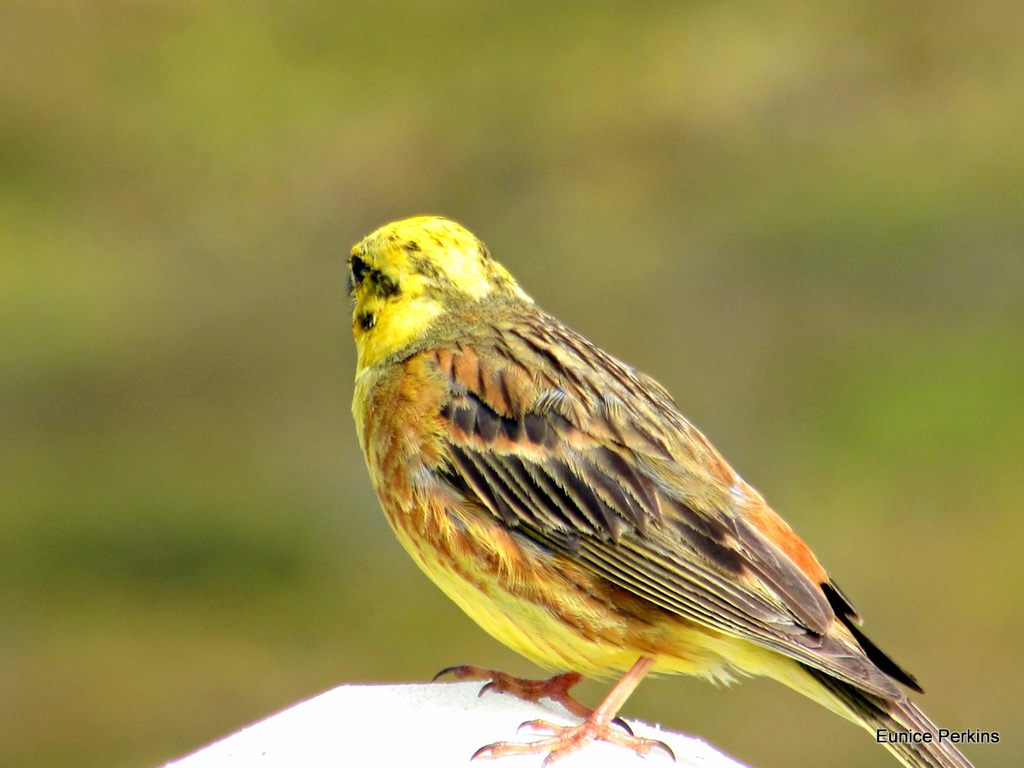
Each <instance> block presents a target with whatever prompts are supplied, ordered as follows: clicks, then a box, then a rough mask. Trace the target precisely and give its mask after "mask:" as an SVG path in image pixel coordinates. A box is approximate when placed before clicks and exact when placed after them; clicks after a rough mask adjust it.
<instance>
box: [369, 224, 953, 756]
mask: <svg viewBox="0 0 1024 768" xmlns="http://www.w3.org/2000/svg"><path fill="white" fill-rule="evenodd" d="M349 267H350V270H351V278H350V280H351V282H350V291H351V294H352V298H353V300H354V302H355V309H354V312H353V314H352V330H353V333H354V334H355V341H356V349H357V352H358V368H357V371H356V384H355V397H354V400H353V404H352V410H353V413H354V415H355V420H356V428H357V431H358V434H359V441H360V443H361V445H362V448H363V452H364V454H365V457H366V464H367V467H368V468H369V470H370V477H371V479H372V481H373V485H374V487H375V488H376V491H377V495H378V496H379V498H380V503H381V506H382V507H383V509H384V513H385V515H387V518H388V521H389V522H390V524H391V527H392V528H393V529H394V531H395V533H396V534H397V536H398V539H399V540H400V541H401V543H402V545H403V546H404V547H405V549H406V550H407V551H408V552H409V554H410V555H411V556H412V558H413V559H414V560H415V561H416V563H417V564H418V565H419V566H420V568H422V569H423V570H424V571H425V572H426V574H427V575H428V576H429V577H430V578H431V579H433V581H434V582H435V583H436V584H437V585H438V586H439V587H440V588H441V589H442V590H444V592H445V593H446V594H447V595H448V596H449V597H450V598H451V599H452V600H454V601H455V602H456V603H457V604H458V605H459V606H460V607H461V608H462V609H463V610H464V611H465V612H466V613H467V614H469V616H470V617H472V618H473V619H474V620H475V621H476V622H477V623H478V624H480V626H482V627H483V628H484V629H486V630H487V631H488V632H490V633H491V634H492V635H494V637H496V638H497V639H499V640H501V641H502V642H503V643H505V644H506V645H508V646H509V647H511V648H513V649H515V650H516V651H518V652H519V653H521V654H523V655H524V656H526V657H527V658H529V659H532V660H533V661H535V662H536V663H538V664H540V665H541V666H543V667H546V668H548V669H554V670H568V672H567V673H566V674H562V675H558V676H556V677H554V678H552V679H551V680H550V681H547V682H538V681H519V680H516V679H514V678H510V677H507V676H505V675H501V674H498V673H495V674H494V675H493V680H492V683H490V684H489V685H491V686H493V687H497V688H499V689H502V690H508V691H513V692H515V693H518V694H520V695H524V696H528V697H531V698H537V697H539V696H546V695H550V696H553V697H555V698H557V699H559V700H561V701H562V702H563V703H565V704H566V706H568V707H569V709H570V710H571V711H573V712H575V713H576V714H578V715H580V716H581V717H582V718H584V720H583V722H582V723H581V724H579V725H574V726H554V725H552V724H550V723H544V722H541V721H537V722H535V723H533V724H532V725H533V727H534V728H535V729H536V730H542V731H547V732H548V733H549V734H550V735H549V736H548V737H546V738H542V739H540V740H539V741H533V742H525V743H515V742H499V743H497V744H492V745H490V746H487V747H484V748H482V749H481V750H480V751H479V752H478V753H477V756H487V757H497V756H500V755H503V754H509V753H547V757H546V759H545V763H548V762H550V761H553V760H557V759H559V758H561V757H564V756H565V755H567V754H570V753H572V752H574V751H576V750H577V749H580V748H581V747H583V746H585V745H586V744H588V743H590V742H592V741H594V740H597V739H600V740H605V741H611V742H614V743H617V744H621V745H624V746H627V747H629V748H631V749H634V750H636V751H637V752H638V753H640V754H646V753H647V752H649V751H650V750H651V749H652V748H654V747H656V746H658V745H659V743H658V742H653V741H650V740H646V739H641V738H638V737H636V736H634V735H633V734H632V733H630V732H629V729H628V727H626V726H625V724H624V723H623V722H622V721H621V720H618V719H617V713H618V710H619V708H620V707H621V706H622V704H623V702H624V701H625V700H626V698H627V696H628V695H629V694H630V693H631V692H632V690H633V689H634V688H635V687H636V686H637V684H638V683H639V682H640V680H641V678H642V677H643V676H644V675H645V674H646V673H648V672H651V671H655V672H680V673H688V674H696V675H702V676H704V677H706V678H710V679H712V680H719V681H729V680H732V679H733V678H735V677H736V676H740V675H765V676H767V677H772V678H775V679H776V680H779V681H781V682H783V683H785V684H786V685H788V686H789V687H791V688H793V689H795V690H797V691H799V692H800V693H803V694H805V695H807V696H809V697H810V698H812V699H814V700H815V701H817V702H819V703H821V704H823V705H824V706H826V707H828V708H829V709H831V710H832V711H834V712H837V713H838V714H840V715H842V716H844V717H846V718H848V719H850V720H852V721H854V722H855V723H857V724H859V725H861V726H863V727H864V728H867V729H868V730H869V731H871V732H872V735H876V734H878V735H877V736H876V738H878V739H879V740H881V741H883V743H884V744H885V746H886V747H887V748H888V749H889V750H891V751H892V752H893V754H895V755H896V757H897V758H898V759H899V760H900V761H901V762H902V763H903V764H904V765H907V766H915V767H917V766H933V767H935V766H943V767H946V768H949V767H951V766H959V767H960V768H965V767H969V766H970V763H969V762H968V761H967V759H966V758H964V756H963V755H961V754H960V752H959V751H957V749H956V748H955V747H954V746H953V745H952V744H950V743H949V742H948V741H945V740H940V738H939V731H938V729H937V728H936V726H935V725H934V724H933V723H932V722H931V721H930V720H929V719H928V717H927V716H926V715H925V714H924V713H923V712H922V711H921V710H920V709H918V708H917V707H916V706H915V705H914V704H913V703H911V702H910V701H909V700H908V699H907V696H906V694H904V693H903V691H902V690H901V689H900V687H899V686H898V685H897V683H899V684H902V685H904V686H906V687H908V688H911V689H913V690H916V691H920V690H921V689H920V688H919V687H918V685H917V683H916V682H915V681H914V678H912V677H911V676H910V675H909V674H907V673H906V672H904V671H903V670H902V669H901V668H900V667H899V666H897V665H896V663H895V662H894V661H892V660H891V659H890V658H889V657H888V656H886V655H885V654H884V653H883V652H882V651H881V650H879V649H878V647H877V646H875V645H874V644H873V643H872V642H871V641H870V640H868V639H867V638H866V637H865V636H864V634H863V633H862V632H861V630H860V629H859V625H860V623H861V621H860V617H859V616H858V615H857V612H856V611H855V610H854V608H853V606H852V605H851V604H850V602H849V600H848V599H847V598H846V596H845V595H844V594H843V592H842V591H841V590H840V589H839V587H837V586H836V584H835V582H834V581H832V579H831V578H829V576H828V574H827V573H826V572H825V569H824V568H822V566H821V564H820V563H819V562H818V560H817V559H816V558H815V556H814V554H813V553H812V552H811V550H810V549H809V548H808V547H807V545H806V544H804V542H803V541H801V540H800V539H799V538H798V537H797V535H796V534H795V533H794V532H793V530H792V529H791V528H790V527H789V526H788V525H787V524H786V522H785V521H784V520H782V518H780V517H779V516H778V515H777V514H776V513H775V512H774V511H773V510H772V509H771V507H769V506H768V505H767V504H766V503H765V501H764V499H763V498H762V497H761V495H760V494H759V493H758V492H757V491H755V490H754V489H753V488H751V487H750V486H749V485H747V483H745V482H744V481H743V480H742V478H740V477H739V475H737V474H736V473H735V472H734V471H733V470H732V468H730V467H729V465H728V464H727V463H726V462H725V460H724V459H723V458H722V457H721V456H720V455H719V453H718V452H717V451H716V450H715V448H714V447H713V446H712V445H711V444H710V443H709V442H708V441H707V440H706V439H705V438H704V436H703V435H702V434H701V433H700V432H698V431H697V430H696V429H695V428H694V427H693V426H692V425H691V424H690V423H689V422H688V421H687V420H686V418H685V417H684V416H683V415H682V414H681V413H680V412H679V410H678V409H677V408H676V405H675V403H674V402H673V401H672V398H671V397H670V396H669V395H668V393H667V392H666V391H665V390H664V389H663V388H662V387H661V386H660V385H659V384H658V383H657V382H655V381H654V380H653V379H650V378H648V377H647V376H645V375H644V374H642V373H640V372H639V371H637V370H634V369H633V368H631V367H629V366H628V365H626V364H624V363H621V362H619V361H618V360H616V359H615V358H613V357H612V356H611V355H609V354H607V353H606V352H603V351H602V350H600V349H598V348H597V347H595V346H594V345H593V344H591V343H590V342H589V341H587V340H586V339H584V338H583V337H582V336H580V335H579V334H578V333H576V332H574V331H572V330H571V329H569V328H567V327H566V326H565V325H563V324H562V323H561V322H559V321H558V320H557V319H555V318H554V317H552V316H551V315H549V314H547V313H545V312H544V311H543V310H541V309H540V308H539V307H538V306H537V305H536V304H534V302H533V301H532V300H531V299H530V297H529V296H527V295H526V294H525V293H524V292H523V291H522V290H521V289H520V288H519V286H518V285H517V284H516V281H515V280H514V279H513V278H512V276H511V275H510V274H509V273H508V272H507V271H506V270H505V269H504V268H503V267H502V266H501V265H500V264H498V262H496V261H495V260H494V259H493V258H492V257H491V255H490V253H488V251H487V248H486V247H485V246H484V244H483V243H481V242H480V241H479V240H478V239H477V238H476V237H474V236H473V235H472V234H471V233H470V232H468V231H467V230H465V229H464V228H462V227H461V226H459V225H458V224H455V223H454V222H451V221H448V220H446V219H443V218H435V217H419V218H412V219H406V220H404V221H399V222H395V223H393V224H389V225H387V226H385V227H382V228H381V229H378V230H377V231H376V232H374V233H373V234H371V235H369V236H368V237H367V238H366V239H364V240H363V241H362V242H360V243H359V244H358V245H356V246H355V247H354V248H353V249H352V255H351V257H350V259H349ZM452 671H454V672H455V673H456V674H457V675H459V676H477V675H481V674H483V671H482V670H477V669H475V668H471V667H460V668H455V669H454V670H452ZM623 673H624V676H623V677H622V678H621V679H620V681H619V682H618V683H617V684H616V686H615V687H614V688H613V689H612V691H611V693H610V694H609V695H608V697H607V698H606V699H605V700H604V702H602V704H601V705H600V706H598V708H597V709H595V710H590V709H588V708H587V707H585V706H584V705H582V704H580V703H578V702H576V701H575V700H574V699H572V698H571V697H570V696H569V695H568V689H569V688H570V687H571V686H572V685H573V684H574V683H575V682H577V681H578V680H579V679H580V676H581V675H588V676H594V677H602V676H608V675H613V674H623ZM488 676H490V675H488Z"/></svg>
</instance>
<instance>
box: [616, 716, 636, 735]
mask: <svg viewBox="0 0 1024 768" xmlns="http://www.w3.org/2000/svg"><path fill="white" fill-rule="evenodd" d="M612 723H613V724H614V725H617V726H619V728H621V729H622V730H624V731H625V732H626V733H628V734H629V735H630V736H635V735H636V734H634V733H633V729H632V728H630V727H629V723H627V722H626V721H625V720H623V719H622V718H621V717H616V718H615V719H614V720H612Z"/></svg>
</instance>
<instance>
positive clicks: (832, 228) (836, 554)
mask: <svg viewBox="0 0 1024 768" xmlns="http://www.w3.org/2000/svg"><path fill="white" fill-rule="evenodd" d="M1022 126H1024V4H1021V3H1019V2H1016V1H1014V0H1006V1H1005V2H1000V1H999V0H983V1H982V2H977V3H973V4H970V5H968V4H954V3H926V2H896V0H878V1H876V2H863V3H849V2H837V1H826V2H823V3H810V2H785V1H784V2H778V3H772V4H770V5H768V4H762V3H754V2H747V3H742V2H741V3H723V2H689V3H679V2H675V3H669V2H663V3H655V2H644V3H630V2H592V3H587V4H583V3H579V4H572V5H570V4H554V3H548V2H543V3H542V2H518V3H497V2H493V3H472V2H460V1H458V0H449V1H447V2H445V1H440V0H439V1H437V2H427V1H424V2H409V3H396V2H341V3H329V2H313V1H312V0H300V1H298V2H292V3H287V4H286V3H265V2H250V3H245V4H243V3H223V2H158V1H156V0H153V1H152V2H88V1H83V2H76V3H59V2H41V1H36V2H22V3H3V4H0V318H2V321H0V370H2V375H0V755H2V757H0V761H2V763H3V765H5V766H10V767H12V768H21V767H22V766H25V767H28V766H32V767H33V768H45V767H47V766H83V767H85V768H89V767H91V766H113V767H115V768H119V767H120V766H125V767H127V766H148V765H156V764H159V763H161V762H163V761H166V760H169V759H171V758H173V757H176V756H180V755H182V754H185V753H186V752H188V751H191V750H193V749H195V748H198V747H200V746H202V745H203V744H205V743H207V742H209V741H211V740H213V739H216V738H218V737H220V736H223V735H225V734H227V733H229V732H230V731H232V730H233V729H237V728H239V727H240V726H242V725H245V724H247V723H249V722H251V721H253V720H255V719H257V718H260V717H263V716H265V715H268V714H270V713H272V712H274V711H276V710H279V709H281V708H283V707H285V706H287V705H289V704H291V703H294V702H296V701H298V700H301V699H303V698H306V697H310V696H312V695H314V694H317V693H319V692H322V691H324V690H327V689H329V688H331V687H333V686H335V685H339V684H341V683H346V682H389V681H422V680H426V679H429V678H430V676H431V675H433V674H434V672H436V671H437V670H438V669H440V668H442V667H444V666H447V665H450V664H456V663H475V664H480V665H487V666H497V667H502V668H504V669H507V670H508V671H512V672H517V673H522V674H531V673H536V670H535V669H533V668H531V666H530V665H529V664H528V663H527V662H525V661H523V660H521V659H519V658H517V657H515V656H514V655H513V654H512V653H511V652H509V651H506V650H505V649H504V648H503V647H501V646H499V645H498V643H497V642H496V641H493V640H491V639H490V638H489V637H487V636H486V635H485V634H484V633H483V632H482V631H481V630H478V629H477V628H476V627H475V626H474V625H472V624H471V623H470V622H469V621H468V620H467V619H465V618H464V617H463V616H462V615H461V614H460V612H459V611H458V610H457V609H456V608H455V607H454V606H453V605H451V604H449V602H448V601H447V600H446V599H445V598H444V597H443V596H442V595H441V594H440V593H439V592H438V591H437V590H436V589H435V588H434V587H433V586H432V585H430V584H429V583H428V582H427V580H426V578H425V577H423V576H421V575H420V574H419V573H418V572H417V571H416V570H415V567H414V566H413V565H412V563H411V561H410V560H409V559H408V558H407V556H406V555H405V554H404V553H403V552H402V551H401V549H400V548H399V546H398V544H397V543H396V542H395V541H394V540H393V538H392V535H391V533H390V531H389V530H388V529H387V526H386V523H385V521H384V518H383V516H382V515H381V514H380V512H379V510H378V508H377V504H376V501H375V499H374V497H373V495H372V491H371V489H370V486H369V482H368V479H367V475H366V471H365V468H364V467H363V462H362V458H361V456H360V453H359V449H358V446H357V443H356V439H355V435H354V430H353V427H352V420H351V416H350V414H349V403H350V399H351V396H352V376H353V371H354V354H353V348H352V342H351V337H350V331H349V327H348V325H349V307H348V304H347V298H346V295H345V274H344V259H345V256H346V254H347V251H348V249H349V247H350V246H351V244H352V243H353V242H355V241H356V240H358V239H359V238H361V237H362V236H363V235H365V234H366V233H367V232H369V231H370V230H371V229H373V228H375V227H377V226H379V225H381V224H383V223H385V222H387V221H389V220H392V219H395V218H400V217H404V216H408V215H412V214H419V213H440V214H444V215H447V216H449V217H452V218H454V219H456V220H458V221H460V222H462V223H464V224H465V225H466V226H468V227H469V228H470V229H472V230H473V231H474V232H475V233H476V234H478V235H479V236H480V237H481V238H483V239H484V240H485V241H486V242H487V243H488V244H489V245H490V247H491V249H492V250H493V252H494V253H495V254H496V255H497V257H498V258H499V259H500V260H502V261H503V262H504V263H505V264H506V265H507V266H508V267H509V269H510V270H511V271H512V272H513V274H515V275H516V276H517V277H518V278H519V280H520V282H521V284H522V285H523V286H524V288H525V289H526V290H527V292H529V293H530V294H531V295H533V296H534V297H535V298H536V299H537V300H538V301H539V302H540V303H541V305H542V306H544V307H545V308H547V309H549V310H551V311H552V312H554V313H555V314H556V315H558V316H560V317H561V318H562V319H564V320H565V321H567V322H568V323H569V324H570V325H572V326H574V327H575V328H577V329H578V330H580V331H582V332H583V333H585V334H586V335H587V336H589V337H590V338H591V339H593V340H594V341H596V342H597V343H599V344H600V345H602V346H604V347H606V348H607V349H609V350H610V351H612V352H613V353H615V354H617V355H618V356H620V357H623V358H625V359H626V360H628V361H629V362H631V363H633V364H635V365H637V366H638V367H640V368H641V369H643V370H645V371H647V372H648V373H651V374H652V375H654V376H655V377H656V378H658V379H659V380H660V381H662V382H663V383H664V384H665V385H666V386H667V387H668V389H669V390H670V391H671V392H673V394H674V395H675V397H676V400H677V401H678V403H679V404H680V407H681V408H682V409H683V411H684V412H685V413H687V414H688V415H689V416H690V418H691V419H692V420H693V421H694V422H695V423H696V424H697V425H698V426H699V427H701V428H702V429H703V430H704V431H705V432H706V433H707V434H708V435H709V436H710V437H711V438H712V440H713V441H714V442H715V443H716V444H717V445H718V447H719V448H720V449H721V450H722V451H723V452H724V453H725V455H726V456H727V457H728V458H729V459H730V460H731V461H732V463H733V464H734V466H736V467H737V468H738V469H739V471H740V472H741V473H742V474H743V475H744V476H745V477H746V478H747V479H748V480H749V481H750V482H751V483H753V484H754V485H755V486H757V487H758V488H759V489H760V490H761V491H762V492H764V493H765V495H766V496H767V497H768V499H769V500H770V501H771V502H772V503H773V504H774V505H775V507H776V508H777V509H778V510H779V511H780V512H781V513H782V514H783V515H784V516H785V517H786V518H787V519H788V520H789V521H790V522H791V523H792V524H793V525H794V527H795V528H796V529H797V530H798V531H799V532H800V533H801V535H802V536H803V537H804V538H805V539H806V540H807V541H808V542H809V543H810V544H811V545H812V546H813V547H814V549H815V550H816V552H817V553H818V555H819V557H820V558H821V559H822V560H823V561H824V562H825V564H826V566H827V567H829V569H830V570H831V572H832V573H833V575H834V576H835V577H836V579H837V580H838V582H839V583H840V584H841V585H842V586H843V588H844V589H845V590H846V591H847V592H848V593H849V594H850V596H851V597H852V598H853V600H854V602H855V603H856V605H857V606H858V608H859V609H860V610H861V612H862V613H863V614H864V615H865V616H866V619H867V624H866V629H867V631H868V634H869V635H870V636H871V637H872V638H873V639H875V640H876V641H877V642H878V643H879V644H880V645H881V646H882V647H883V648H884V649H886V650H887V651H889V652H890V653H892V654H893V656H894V657H895V658H896V659H897V660H898V661H899V662H900V663H902V664H904V665H905V666H906V667H907V668H908V669H910V670H911V671H912V672H914V673H915V674H916V675H918V677H919V678H920V680H921V681H922V683H923V684H924V686H925V688H926V689H927V690H928V694H927V695H926V696H925V697H923V698H922V700H921V702H922V705H923V706H924V708H925V709H926V710H927V711H928V712H929V713H930V714H931V715H932V717H933V718H935V719H936V720H937V721H938V722H939V723H940V724H943V725H946V726H948V727H950V728H956V729H966V728H981V729H984V730H994V731H998V732H1000V734H1001V737H1002V742H1001V743H1000V744H999V745H997V746H980V747H974V748H970V747H968V748H967V749H966V752H967V754H968V755H969V756H971V757H972V758H973V759H974V760H975V761H976V762H977V763H978V765H979V766H980V765H985V766H993V767H996V766H1017V765H1021V764H1022V763H1024V743H1022V737H1024V705H1022V704H1021V694H1020V683H1021V681H1022V680H1024V653H1022V650H1021V648H1022V640H1021V637H1022V635H1024V566H1022V565H1021V563H1022V552H1021V549H1022V542H1024V516H1022V514H1021V510H1022V507H1024V471H1022V465H1024V130H1022ZM606 687H607V686H602V685H599V684H594V683H588V684H587V687H586V688H585V690H584V691H583V697H584V699H585V700H588V701H590V702H591V703H594V702H596V701H597V699H598V698H599V697H600V695H601V694H602V693H603V691H604V690H606ZM626 714H627V715H628V716H635V717H641V718H644V719H647V720H652V721H657V722H661V723H663V724H664V725H665V726H666V727H669V728H672V729H675V730H682V731H685V732H690V733H694V734H698V735H700V736H702V737H704V738H706V739H708V740H710V741H711V742H712V743H714V744H716V745H718V746H719V747H720V748H722V749H724V750H726V751H728V752H730V753H732V754H734V755H735V756H737V757H739V758H741V759H743V760H746V761H749V762H750V763H752V764H754V765H756V766H804V765H806V766H810V765H814V766H818V765H823V764H824V765H829V766H855V765H856V766H862V765H878V766H890V765H895V763H894V762H892V760H891V758H890V757H889V756H888V754H887V753H885V752H884V750H882V749H881V748H880V747H878V746H876V745H874V744H872V743H871V739H870V738H869V737H868V736H867V735H865V734H863V733H862V732H861V731H859V730H857V729H855V728H853V727H852V726H849V725H847V724H846V723H844V722H843V721H842V720H840V719H839V718H837V717H835V716H834V715H831V714H830V713H828V712H826V711H825V710H823V709H821V708H819V707H817V706H816V705H814V704H811V703H810V702H806V701H804V700H803V699H802V698H801V697H799V696H797V695H796V694H792V693H790V692H789V691H787V690H785V689H784V688H782V687H781V686H779V685H777V684H775V683H772V682H769V681H751V682H748V683H744V684H743V685H740V686H736V687H734V688H732V689H729V690H718V689H715V688H713V687H712V686H710V685H707V684H705V683H702V682H699V681H693V680H688V679H665V680H659V681H652V682H649V683H646V684H645V685H643V686H641V687H640V689H639V691H638V692H637V694H636V695H635V696H634V697H633V698H632V699H631V700H630V702H629V704H628V706H627V708H626ZM467 757H468V756H467Z"/></svg>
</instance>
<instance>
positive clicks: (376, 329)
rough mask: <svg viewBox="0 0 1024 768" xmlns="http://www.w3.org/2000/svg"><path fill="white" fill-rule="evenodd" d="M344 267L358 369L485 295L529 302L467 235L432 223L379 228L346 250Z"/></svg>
mask: <svg viewBox="0 0 1024 768" xmlns="http://www.w3.org/2000/svg"><path fill="white" fill-rule="evenodd" d="M348 266H349V293H350V294H351V296H352V299H353V301H354V302H355V307H354V309H353V311H352V333H353V335H354V336H355V339H356V351H357V353H358V355H359V361H358V367H359V370H364V369H366V368H368V367H370V366H372V365H373V364H374V363H376V362H378V361H379V360H382V359H383V358H385V357H387V356H388V355H390V354H393V353H394V352H397V351H399V350H400V349H402V348H403V347H405V346H406V345H407V344H409V343H410V342H412V341H414V340H415V339H417V338H419V337H420V336H422V335H423V333H424V332H425V331H426V330H427V329H428V328H429V327H430V325H431V324H432V323H433V322H434V321H435V320H437V319H438V318H439V317H441V316H442V315H443V314H445V313H446V312H450V311H451V310H453V309H454V308H456V307H458V306H460V305H464V304H466V303H468V302H475V301H480V300H482V299H484V298H485V297H487V296H489V295H492V294H505V295H508V296H514V297H517V298H519V299H522V300H525V301H530V298H529V297H528V296H527V295H526V294H525V293H523V292H522V290H520V288H519V286H518V285H517V284H516V281H515V280H514V279H513V278H512V275H510V274H509V273H508V271H506V269H505V268H504V267H502V266H501V265H500V264H499V263H498V262H496V261H495V260H494V259H493V258H491V254H490V253H489V252H488V251H487V247H486V246H485V245H484V244H483V243H482V242H480V241H479V240H478V239H477V238H476V237H475V236H474V235H473V233H472V232H470V231H469V230H467V229H465V228H464V227H461V226H459V225H458V224H456V223H455V222H454V221H449V220H448V219H443V218H440V217H438V216H417V217H415V218H411V219H403V220H402V221H396V222H393V223H391V224H387V225H385V226H383V227H381V228H380V229H378V230H377V231H376V232H373V233H371V234H370V235H367V236H366V237H365V238H364V239H363V240H362V241H361V242H359V243H357V244H356V245H355V246H353V248H352V255H351V256H350V257H349V261H348Z"/></svg>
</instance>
